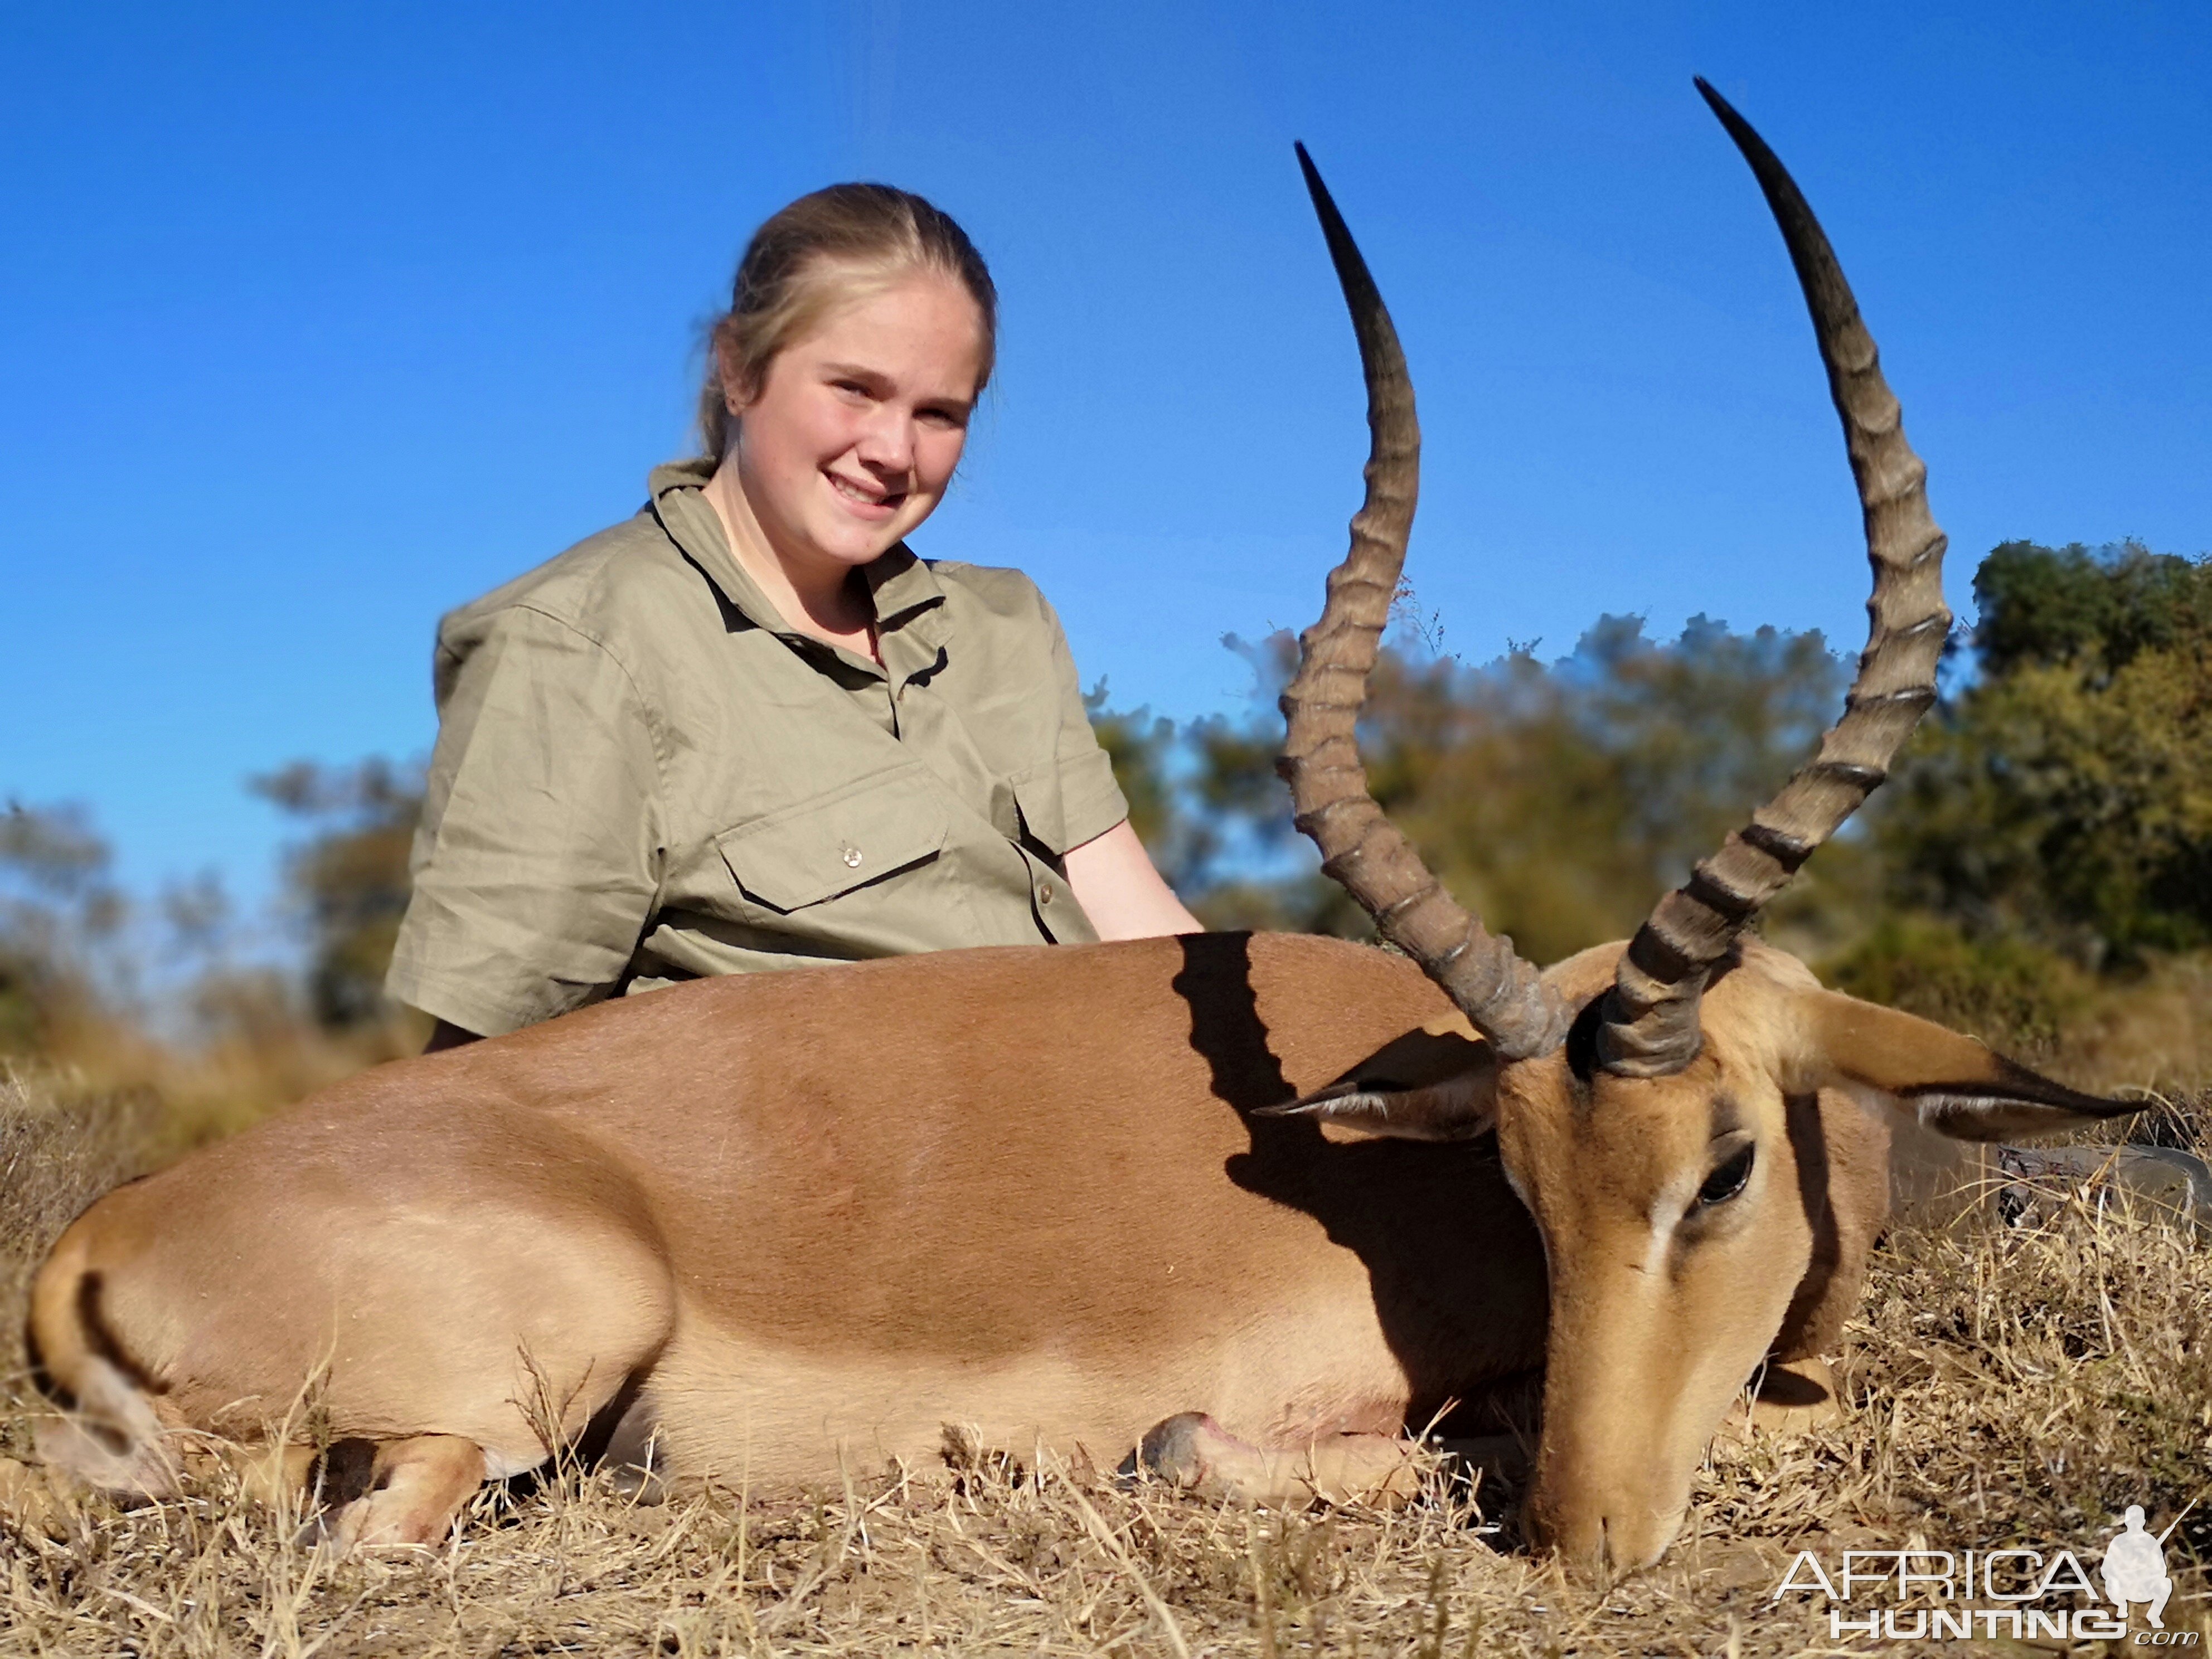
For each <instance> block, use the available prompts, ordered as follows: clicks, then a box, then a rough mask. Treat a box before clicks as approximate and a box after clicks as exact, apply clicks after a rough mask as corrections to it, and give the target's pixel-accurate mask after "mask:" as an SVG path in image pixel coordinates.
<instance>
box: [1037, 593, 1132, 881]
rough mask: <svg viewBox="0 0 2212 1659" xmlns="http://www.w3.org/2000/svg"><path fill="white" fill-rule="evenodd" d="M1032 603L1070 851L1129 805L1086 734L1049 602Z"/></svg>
mask: <svg viewBox="0 0 2212 1659" xmlns="http://www.w3.org/2000/svg"><path fill="white" fill-rule="evenodd" d="M1037 604H1038V605H1039V606H1040V607H1042V610H1043V612H1044V622H1045V627H1046V628H1047V629H1048V631H1049V633H1050V635H1051V651H1052V672H1053V680H1054V688H1055V690H1057V691H1058V693H1059V697H1060V732H1059V736H1058V738H1057V739H1056V741H1055V743H1054V758H1055V759H1056V760H1057V762H1058V763H1059V767H1060V809H1061V811H1062V812H1063V813H1064V814H1065V815H1066V826H1067V828H1066V839H1067V845H1068V846H1070V847H1080V846H1082V845H1083V844H1084V843H1085V842H1091V841H1096V840H1097V839H1098V837H1099V836H1103V835H1104V834H1105V833H1106V832H1107V831H1108V830H1109V829H1113V828H1114V827H1115V825H1116V824H1118V823H1121V821H1122V820H1123V819H1125V818H1127V817H1128V816H1129V803H1128V801H1127V799H1126V798H1125V797H1124V796H1123V795H1122V793H1121V785H1120V784H1118V783H1116V782H1115V781H1114V763H1113V761H1112V760H1111V759H1110V758H1109V757H1108V756H1107V753H1106V750H1104V749H1103V747H1101V746H1100V744H1099V742H1098V734H1097V732H1094V731H1092V730H1091V714H1090V712H1089V711H1088V710H1087V709H1085V708H1084V706H1083V684H1082V681H1081V680H1080V679H1079V678H1078V677H1077V675H1076V671H1075V656H1074V653H1073V652H1071V651H1069V650H1068V648H1067V635H1066V631H1065V630H1064V629H1062V628H1061V627H1060V616H1059V613H1058V612H1057V611H1054V609H1053V608H1052V602H1051V601H1050V600H1049V599H1046V598H1045V597H1044V596H1043V595H1042V593H1040V594H1038V595H1037Z"/></svg>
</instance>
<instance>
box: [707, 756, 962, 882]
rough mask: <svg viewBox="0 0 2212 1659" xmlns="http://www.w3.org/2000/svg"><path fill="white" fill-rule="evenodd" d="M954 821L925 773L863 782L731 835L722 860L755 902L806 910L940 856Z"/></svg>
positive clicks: (721, 844)
mask: <svg viewBox="0 0 2212 1659" xmlns="http://www.w3.org/2000/svg"><path fill="white" fill-rule="evenodd" d="M950 833H951V818H950V817H949V816H948V815H947V813H946V811H945V803H944V801H943V800H942V799H939V795H938V793H937V790H936V787H934V786H933V784H932V783H931V781H929V779H928V777H927V775H925V774H924V773H923V772H922V771H921V769H919V768H915V769H908V770H904V771H898V772H892V773H890V774H886V775H877V776H874V777H868V778H862V779H860V780H859V781H857V782H853V783H848V784H842V785H840V786H839V787H837V788H836V789H832V790H829V791H828V792H826V793H823V794H819V795H817V796H815V797H813V798H812V799H809V800H803V801H800V802H799V804H798V805H794V806H787V807H784V808H783V809H782V810H781V811H775V812H770V813H769V814H768V815H767V816H766V817H759V818H756V819H754V820H753V821H752V822H751V823H742V824H739V825H738V826H737V827H736V828H735V829H725V830H723V831H722V832H721V834H720V835H718V836H715V837H714V844H715V846H716V847H717V848H720V851H721V854H722V861H723V862H724V863H725V864H726V865H728V866H729V867H730V873H731V875H732V876H734V877H735V878H737V883H738V886H739V887H741V888H743V889H744V891H745V894H746V896H748V897H750V898H752V899H754V900H756V901H757V902H760V903H762V904H765V905H767V906H768V907H769V908H771V909H775V910H782V911H791V910H799V909H804V908H805V907H806V906H808V905H810V904H820V903H822V902H823V901H824V900H827V899H833V898H836V897H837V896H840V895H841V894H844V893H849V892H851V891H853V890H854V889H856V888H860V887H865V886H866V885H867V884H869V883H870V882H873V881H881V880H882V879H883V878H884V877H885V876H889V875H894V874H896V873H897V872H899V871H902V870H905V869H908V868H910V867H912V866H915V865H917V864H921V863H925V862H927V860H931V859H933V858H935V857H936V856H937V854H939V851H941V850H942V849H943V848H944V846H945V837H946V836H947V835H949V834H950Z"/></svg>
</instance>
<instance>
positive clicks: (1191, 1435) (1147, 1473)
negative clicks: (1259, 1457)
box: [1115, 1412, 1241, 1492]
mask: <svg viewBox="0 0 2212 1659" xmlns="http://www.w3.org/2000/svg"><path fill="white" fill-rule="evenodd" d="M1240 1445H1241V1443H1240V1442H1239V1441H1238V1440H1237V1438H1236V1437H1235V1436H1233V1435H1231V1434H1230V1433H1229V1432H1228V1431H1226V1430H1225V1429H1224V1428H1223V1427H1222V1426H1221V1425H1220V1424H1218V1423H1217V1422H1215V1421H1214V1420H1213V1419H1212V1418H1211V1417H1209V1416H1207V1415H1206V1413H1204V1412H1181V1413H1177V1414H1176V1415H1175V1416H1173V1417H1170V1418H1169V1419H1166V1420H1165V1421H1164V1422H1162V1423H1157V1424H1154V1425H1152V1428H1151V1429H1149V1430H1147V1431H1146V1434H1145V1437H1144V1438H1143V1439H1142V1440H1140V1441H1139V1442H1138V1443H1137V1449H1136V1450H1134V1451H1133V1452H1131V1453H1130V1454H1129V1455H1128V1456H1127V1458H1125V1459H1123V1460H1122V1463H1121V1468H1120V1469H1118V1470H1117V1471H1115V1473H1116V1474H1118V1475H1119V1476H1120V1478H1121V1480H1122V1481H1123V1482H1124V1483H1125V1484H1133V1483H1134V1482H1136V1481H1139V1480H1158V1481H1163V1482H1164V1483H1165V1484H1167V1485H1168V1486H1173V1487H1175V1488H1176V1490H1177V1491H1179V1492H1196V1491H1198V1490H1200V1488H1201V1487H1203V1486H1206V1483H1207V1481H1208V1480H1209V1479H1210V1478H1211V1477H1212V1474H1213V1470H1214V1466H1215V1465H1216V1464H1217V1463H1218V1462H1220V1460H1221V1456H1222V1454H1223V1453H1224V1452H1225V1451H1231V1450H1235V1449H1237V1448H1238V1447H1239V1446H1240Z"/></svg>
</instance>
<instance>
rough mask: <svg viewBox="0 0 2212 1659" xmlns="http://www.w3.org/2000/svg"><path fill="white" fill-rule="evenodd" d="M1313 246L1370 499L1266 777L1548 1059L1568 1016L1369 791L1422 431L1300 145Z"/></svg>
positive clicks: (1509, 1027)
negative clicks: (1384, 644)
mask: <svg viewBox="0 0 2212 1659" xmlns="http://www.w3.org/2000/svg"><path fill="white" fill-rule="evenodd" d="M1297 152H1298V167H1299V168H1300V169H1301V170H1302V171H1303V172H1304V174H1305V179H1306V190H1307V192H1308V193H1309V194H1310V195H1311V196H1312V197H1313V204H1314V211H1315V212H1316V214H1318V215H1319V216H1320V217H1321V228H1322V235H1323V236H1325V237H1326V238H1328V255H1329V258H1330V259H1331V260H1332V261H1334V264H1335V265H1336V277H1337V281H1338V282H1339V283H1340V284H1341V285H1342V286H1343V289H1344V301H1345V304H1346V306H1347V307H1349V308H1350V310H1351V312H1352V331H1353V332H1355V333H1356V334H1357V335H1358V337H1359V362H1360V366H1361V368H1363V369H1364V370H1365V372H1366V377H1367V427H1368V431H1369V433H1370V435H1371V436H1370V448H1369V451H1368V459H1367V472H1366V477H1367V498H1366V500H1365V501H1364V502H1363V503H1362V504H1361V506H1360V508H1359V511H1358V513H1355V514H1353V516H1352V550H1351V551H1350V552H1349V553H1347V554H1346V555H1345V558H1344V562H1343V563H1342V564H1340V565H1339V566H1337V568H1335V569H1334V570H1333V571H1331V572H1330V573H1329V578H1328V603H1327V604H1326V605H1323V606H1322V614H1321V620H1320V621H1319V622H1316V623H1315V624H1314V625H1313V626H1312V627H1311V628H1309V629H1306V631H1305V632H1304V634H1302V635H1299V636H1298V671H1297V678H1295V679H1293V680H1292V681H1291V684H1290V687H1289V689H1288V690H1285V692H1284V693H1283V699H1282V708H1283V714H1284V717H1285V721H1286V722H1287V728H1288V729H1287V730H1286V731H1285V734H1284V738H1283V753H1282V756H1281V757H1280V758H1279V760H1277V761H1276V763H1275V769H1276V770H1277V771H1279V772H1280V773H1281V774H1282V775H1283V777H1284V780H1285V781H1286V782H1288V783H1289V784H1290V786H1291V803H1292V805H1293V806H1294V808H1295V809H1296V813H1297V817H1296V822H1297V826H1298V828H1299V829H1302V830H1304V832H1305V833H1306V834H1307V835H1308V836H1311V837H1312V838H1313V842H1314V845H1315V846H1316V847H1318V848H1320V849H1321V855H1322V869H1323V870H1324V871H1326V872H1328V874H1329V875H1330V876H1331V877H1332V878H1334V879H1335V880H1336V881H1337V882H1338V883H1339V884H1341V885H1342V886H1343V888H1344V890H1345V891H1346V892H1347V893H1349V894H1351V895H1352V897H1353V898H1354V899H1356V900H1357V901H1358V902H1359V904H1360V906H1361V908H1364V909H1365V910H1366V912H1367V913H1368V915H1371V916H1373V917H1374V918H1375V925H1376V929H1377V930H1378V931H1379V932H1380V933H1382V935H1383V938H1384V939H1388V940H1389V942H1390V943H1391V944H1393V945H1396V946H1397V947H1398V948H1399V949H1400V950H1401V951H1404V952H1405V953H1406V954H1407V956H1408V957H1412V958H1413V961H1414V962H1415V963H1417V964H1418V965H1419V968H1420V969H1421V971H1422V972H1424V973H1425V974H1426V975H1428V976H1429V977H1430V978H1431V979H1432V980H1434V981H1436V982H1437V984H1438V985H1440V986H1441V987H1443V990H1444V992H1445V994H1447V995H1448V996H1449V997H1450V998H1451V1000H1453V1001H1454V1002H1455V1003H1457V1004H1458V1005H1459V1006H1460V1008H1461V1010H1462V1012H1464V1013H1465V1014H1466V1015H1467V1017H1468V1022H1469V1023H1470V1024H1473V1025H1474V1029H1475V1030H1478V1031H1480V1032H1481V1033H1482V1035H1483V1036H1485V1037H1486V1038H1488V1039H1489V1041H1490V1042H1491V1044H1492V1047H1493V1048H1496V1049H1497V1051H1498V1054H1499V1056H1500V1057H1501V1058H1503V1059H1506V1060H1521V1059H1525V1058H1527V1057H1528V1056H1529V1055H1531V1054H1543V1053H1545V1052H1547V1050H1549V1049H1551V1048H1556V1047H1557V1046H1558V1045H1559V1042H1560V1040H1561V1038H1562V1037H1563V1036H1565V1030H1566V1016H1565V1012H1564V1011H1563V1010H1562V1009H1561V1007H1560V1006H1559V1000H1558V999H1557V997H1556V996H1554V995H1553V994H1551V993H1550V992H1548V991H1547V989H1546V988H1545V987H1544V985H1543V983H1542V981H1541V980H1540V979H1539V977H1538V975H1537V971H1536V969H1535V968H1534V966H1532V965H1531V964H1530V963H1526V962H1523V961H1522V959H1521V958H1520V957H1517V956H1516V955H1515V954H1514V952H1513V941H1512V940H1511V939H1493V938H1492V937H1491V935H1490V934H1488V933H1486V932H1484V931H1483V927H1482V924H1481V923H1480V922H1479V921H1476V920H1475V919H1474V917H1472V916H1470V915H1468V913H1467V912H1466V911H1464V910H1462V908H1460V907H1459V906H1458V905H1457V904H1456V903H1455V902H1453V901H1452V898H1451V896H1450V895H1449V894H1448V893H1447V892H1445V891H1444V890H1443V885H1442V884H1440V883H1439V882H1438V881H1437V878H1435V877H1434V876H1432V875H1431V874H1430V873H1429V872H1428V870H1427V868H1426V867H1425V866H1424V865H1423V864H1422V863H1421V858H1420V854H1418V853H1416V852H1415V851H1414V850H1413V846H1412V844H1411V843H1410V842H1407V840H1406V838H1405V836H1401V834H1399V833H1398V831H1397V829H1395V827H1394V826H1393V825H1392V824H1391V823H1390V821H1389V819H1388V818H1386V817H1383V809H1382V808H1381V807H1379V806H1377V805H1376V804H1375V800H1374V798H1373V797H1372V796H1371V795H1370V794H1369V793H1368V789H1367V772H1366V769H1364V767H1362V766H1361V765H1360V763H1359V749H1358V738H1357V732H1356V728H1357V726H1358V719H1359V708H1360V705H1361V704H1362V703H1363V702H1365V701H1366V698H1367V676H1368V673H1369V671H1370V670H1371V669H1372V668H1373V667H1374V666H1375V656H1376V649H1377V647H1379V646H1380V644H1381V641H1382V637H1383V629H1384V628H1385V627H1386V626H1387V625H1388V624H1389V620H1390V602H1391V600H1392V599H1393V598H1394V597H1395V595H1396V593H1397V591H1398V573H1399V571H1400V570H1401V569H1402V568H1404V566H1405V562H1406V539H1407V535H1408V534H1409V533H1410V532H1412V530H1413V499H1414V497H1415V495H1417V494H1418V493H1419V488H1420V475H1421V428H1420V424H1419V422H1418V421H1417V420H1416V419H1415V418H1414V416H1413V381H1412V380H1411V379H1410V378H1409V377H1408V376H1407V373H1406V356H1405V353H1404V352H1403V351H1402V350H1401V349H1399V345H1398V331H1397V330H1396V329H1395V328H1394V327H1393V326H1391V323H1390V313H1389V312H1388V311H1387V310H1385V309H1384V308H1383V296H1382V295H1380V294H1379V293H1377V292H1376V288H1375V281H1374V278H1373V277H1371V276H1369V275H1368V273H1367V262H1366V261H1365V260H1364V259H1363V258H1360V257H1359V250H1358V247H1357V246H1354V245H1353V243H1352V233H1351V232H1350V231H1348V230H1346V228H1345V225H1344V219H1343V217H1342V216H1341V215H1340V214H1339V213H1338V212H1337V210H1336V204H1335V203H1334V202H1333V201H1331V200H1330V199H1329V194H1328V188H1327V186H1325V185H1323V184H1322V181H1321V174H1320V173H1316V171H1315V170H1314V164H1313V161H1312V158H1311V157H1310V156H1309V155H1307V154H1306V149H1305V146H1304V144H1300V145H1299V146H1297Z"/></svg>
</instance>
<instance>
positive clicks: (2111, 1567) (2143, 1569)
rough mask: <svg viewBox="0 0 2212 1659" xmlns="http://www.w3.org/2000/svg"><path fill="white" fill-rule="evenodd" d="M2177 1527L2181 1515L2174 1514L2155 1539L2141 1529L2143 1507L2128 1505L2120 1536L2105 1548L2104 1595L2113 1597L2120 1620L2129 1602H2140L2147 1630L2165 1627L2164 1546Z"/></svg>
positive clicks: (2168, 1587)
mask: <svg viewBox="0 0 2212 1659" xmlns="http://www.w3.org/2000/svg"><path fill="white" fill-rule="evenodd" d="M2182 1513H2183V1514H2187V1513H2188V1511H2187V1510H2184V1511H2183V1512H2182ZM2180 1524H2181V1516H2179V1515H2177V1516H2174V1517H2173V1519H2172V1522H2170V1523H2169V1524H2168V1525H2167V1527H2166V1531H2165V1532H2162V1533H2160V1534H2158V1536H2156V1537H2155V1538H2154V1537H2152V1536H2151V1534H2149V1533H2148V1532H2146V1531H2144V1530H2143V1512H2142V1504H2129V1505H2128V1512H2127V1514H2126V1515H2124V1516H2122V1517H2121V1528H2122V1529H2121V1531H2120V1533H2119V1534H2118V1536H2117V1537H2115V1538H2114V1539H2113V1540H2112V1542H2111V1543H2110V1544H2109V1545H2107V1546H2106V1548H2105V1567H2104V1577H2105V1594H2106V1595H2109V1596H2110V1597H2112V1605H2113V1606H2114V1607H2118V1609H2119V1612H2120V1617H2121V1618H2123V1619H2125V1618H2126V1617H2127V1616H2128V1608H2129V1606H2130V1603H2133V1602H2136V1601H2141V1602H2142V1603H2143V1604H2144V1607H2143V1612H2144V1615H2145V1616H2146V1617H2147V1618H2148V1619H2149V1620H2150V1627H2151V1628H2152V1629H2153V1630H2164V1629H2165V1628H2166V1619H2165V1617H2164V1615H2165V1613H2166V1597H2167V1596H2169V1595H2172V1594H2173V1580H2172V1579H2171V1578H2169V1577H2166V1549H2165V1544H2166V1539H2167V1537H2168V1536H2169V1535H2170V1534H2172V1531H2173V1529H2174V1528H2175V1527H2178V1526H2179V1525H2180Z"/></svg>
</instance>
